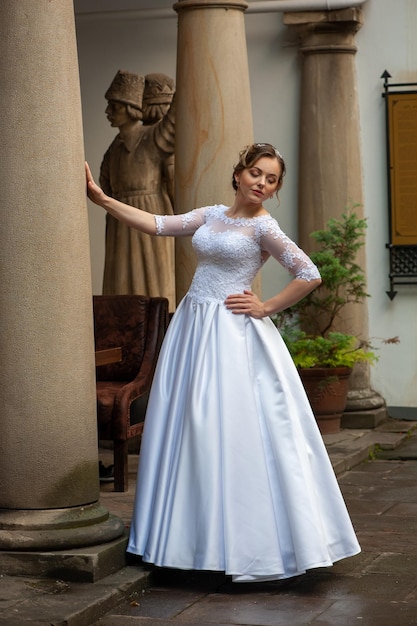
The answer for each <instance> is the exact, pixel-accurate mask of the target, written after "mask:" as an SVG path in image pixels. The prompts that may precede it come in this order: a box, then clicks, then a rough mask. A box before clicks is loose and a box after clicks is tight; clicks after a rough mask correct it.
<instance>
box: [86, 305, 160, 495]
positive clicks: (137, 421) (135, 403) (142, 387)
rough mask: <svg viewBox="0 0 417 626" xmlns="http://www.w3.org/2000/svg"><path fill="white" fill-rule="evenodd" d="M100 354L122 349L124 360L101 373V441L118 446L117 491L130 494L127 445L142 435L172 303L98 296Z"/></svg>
mask: <svg viewBox="0 0 417 626" xmlns="http://www.w3.org/2000/svg"><path fill="white" fill-rule="evenodd" d="M93 312H94V337H95V347H96V350H104V349H106V348H112V347H116V346H120V347H121V349H122V360H121V362H119V363H112V364H110V365H102V366H100V367H97V370H96V388H97V424H98V436H99V440H104V441H106V440H111V441H113V446H114V490H115V491H127V488H128V469H127V461H128V440H129V439H130V438H132V437H136V436H137V435H140V434H141V433H142V430H143V424H144V418H145V408H146V402H147V397H148V393H149V390H150V387H151V383H152V378H153V374H154V371H155V366H156V362H157V358H158V354H159V349H160V347H161V343H162V339H163V337H164V335H165V331H166V329H167V326H168V300H167V299H166V298H149V297H146V296H136V295H114V296H93Z"/></svg>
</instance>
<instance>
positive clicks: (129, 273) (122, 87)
mask: <svg viewBox="0 0 417 626" xmlns="http://www.w3.org/2000/svg"><path fill="white" fill-rule="evenodd" d="M144 85H145V80H144V77H143V76H138V75H137V74H132V73H131V72H126V71H124V70H119V71H118V72H117V74H116V76H115V78H114V79H113V81H112V83H111V85H110V87H109V89H108V90H107V92H106V94H105V97H106V98H107V100H108V106H107V108H106V114H107V117H108V119H109V121H110V124H111V125H112V126H114V127H118V128H119V133H118V135H117V136H116V137H115V139H114V141H113V142H112V143H111V145H110V147H109V148H108V150H107V152H106V154H105V155H104V157H103V161H102V164H101V168H100V185H101V186H102V188H103V189H104V190H105V193H107V194H108V195H110V196H112V197H113V198H116V199H117V200H120V201H122V202H125V203H127V204H130V205H131V206H134V207H137V208H141V209H143V210H145V211H149V212H150V213H154V214H159V215H167V214H172V213H173V207H172V202H171V200H170V195H169V193H168V184H167V174H166V165H165V163H166V160H167V158H168V157H169V156H170V155H173V153H174V141H175V110H174V109H175V104H174V102H172V104H171V106H169V109H168V111H167V113H166V115H165V116H164V117H163V118H162V119H160V120H159V121H158V122H157V123H155V124H151V125H148V126H145V125H142V119H143V102H142V100H143V92H144ZM171 99H172V94H171ZM106 220H107V221H106V256H105V265H104V276H103V294H143V295H148V296H164V297H166V298H168V300H169V303H170V310H173V309H174V308H175V271H174V242H173V240H171V239H170V238H165V237H149V236H147V235H144V234H141V233H139V232H138V231H136V230H132V229H130V228H129V227H127V226H126V225H124V224H122V223H121V222H118V221H117V220H116V219H114V218H113V217H112V216H110V215H107V218H106Z"/></svg>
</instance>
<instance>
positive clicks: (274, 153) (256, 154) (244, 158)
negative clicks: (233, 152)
mask: <svg viewBox="0 0 417 626" xmlns="http://www.w3.org/2000/svg"><path fill="white" fill-rule="evenodd" d="M264 156H266V157H270V158H273V159H277V160H278V163H279V164H280V166H281V175H280V177H279V179H278V185H277V191H278V190H279V189H281V187H282V183H283V178H284V176H285V172H286V167H285V162H284V159H283V158H282V155H281V153H280V152H279V151H278V150H277V149H276V148H274V146H273V145H271V144H270V143H253V144H252V145H250V146H246V148H244V149H243V150H242V151H241V152H240V153H239V162H238V163H237V165H235V167H234V169H233V176H232V185H233V189H234V190H235V191H237V189H238V184H237V182H236V180H235V175H236V174H240V173H241V172H243V170H246V169H249V168H251V167H253V166H254V165H255V163H256V162H257V161H258V159H260V158H261V157H264Z"/></svg>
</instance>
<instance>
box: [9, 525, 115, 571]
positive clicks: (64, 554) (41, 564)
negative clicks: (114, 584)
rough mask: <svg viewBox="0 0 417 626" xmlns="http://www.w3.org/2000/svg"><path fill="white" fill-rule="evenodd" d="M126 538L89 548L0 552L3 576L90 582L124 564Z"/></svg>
mask: <svg viewBox="0 0 417 626" xmlns="http://www.w3.org/2000/svg"><path fill="white" fill-rule="evenodd" d="M126 546H127V535H126V534H124V535H123V536H122V537H119V538H118V539H116V540H114V541H111V542H109V543H105V544H102V545H99V546H93V547H90V548H79V549H74V550H56V551H51V552H43V551H37V550H35V551H30V552H13V551H7V550H6V551H5V552H0V572H1V573H2V574H3V575H5V576H28V577H29V576H31V577H35V578H50V579H54V580H63V581H72V582H91V583H94V582H96V581H98V580H101V579H102V578H105V577H106V576H109V575H110V574H113V573H114V572H116V571H118V570H120V569H122V568H123V567H124V566H125V565H126V563H127V559H126Z"/></svg>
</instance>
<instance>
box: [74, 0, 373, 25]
mask: <svg viewBox="0 0 417 626" xmlns="http://www.w3.org/2000/svg"><path fill="white" fill-rule="evenodd" d="M366 1H367V0H265V1H264V2H249V5H248V8H247V9H246V11H245V13H249V14H250V13H254V14H255V13H275V12H279V11H282V12H285V11H290V12H294V13H297V12H301V11H336V10H337V9H348V8H350V7H358V6H361V5H362V4H365V2H366ZM170 17H171V18H172V17H175V18H176V17H177V13H176V12H175V11H174V10H173V9H133V10H129V9H126V10H121V11H87V12H83V11H82V12H77V13H76V18H77V19H83V20H84V19H89V18H94V19H111V20H114V19H117V18H120V19H122V18H123V19H140V20H151V19H152V20H156V19H168V18H170Z"/></svg>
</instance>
